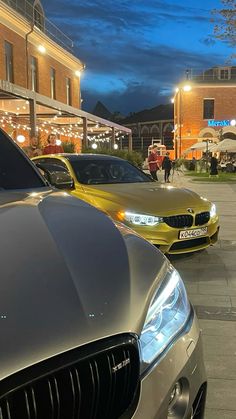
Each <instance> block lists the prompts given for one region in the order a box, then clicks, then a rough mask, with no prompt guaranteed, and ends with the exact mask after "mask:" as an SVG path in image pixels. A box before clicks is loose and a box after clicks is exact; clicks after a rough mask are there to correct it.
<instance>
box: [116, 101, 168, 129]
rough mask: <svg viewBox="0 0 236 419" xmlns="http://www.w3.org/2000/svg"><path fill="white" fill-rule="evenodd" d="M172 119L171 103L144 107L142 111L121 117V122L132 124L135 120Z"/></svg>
mask: <svg viewBox="0 0 236 419" xmlns="http://www.w3.org/2000/svg"><path fill="white" fill-rule="evenodd" d="M170 119H174V105H173V104H172V103H170V104H167V105H158V106H155V108H151V109H144V110H143V111H140V112H137V113H134V114H132V115H130V116H128V117H127V118H125V119H122V124H123V125H126V124H132V123H135V122H148V121H163V120H170Z"/></svg>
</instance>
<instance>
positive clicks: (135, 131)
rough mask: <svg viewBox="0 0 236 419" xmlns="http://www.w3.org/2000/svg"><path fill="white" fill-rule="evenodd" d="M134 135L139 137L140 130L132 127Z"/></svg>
mask: <svg viewBox="0 0 236 419" xmlns="http://www.w3.org/2000/svg"><path fill="white" fill-rule="evenodd" d="M132 134H133V135H134V136H135V137H137V136H138V128H137V127H132Z"/></svg>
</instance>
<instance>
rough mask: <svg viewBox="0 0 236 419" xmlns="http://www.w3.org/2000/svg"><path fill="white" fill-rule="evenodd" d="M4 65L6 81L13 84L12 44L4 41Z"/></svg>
mask: <svg viewBox="0 0 236 419" xmlns="http://www.w3.org/2000/svg"><path fill="white" fill-rule="evenodd" d="M5 65H6V80H7V81H10V82H11V83H14V77H13V47H12V44H10V43H9V42H7V41H5Z"/></svg>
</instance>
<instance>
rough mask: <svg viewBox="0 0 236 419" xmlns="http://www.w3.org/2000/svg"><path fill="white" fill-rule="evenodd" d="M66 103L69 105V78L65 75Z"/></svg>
mask: <svg viewBox="0 0 236 419" xmlns="http://www.w3.org/2000/svg"><path fill="white" fill-rule="evenodd" d="M66 104H67V105H71V80H70V79H69V77H66Z"/></svg>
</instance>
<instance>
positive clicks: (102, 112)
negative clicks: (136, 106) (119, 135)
mask: <svg viewBox="0 0 236 419" xmlns="http://www.w3.org/2000/svg"><path fill="white" fill-rule="evenodd" d="M92 113H93V114H94V115H97V116H100V118H105V119H112V113H111V112H110V111H109V110H108V109H107V108H106V106H105V105H103V103H102V102H100V101H98V102H97V103H96V106H95V108H94V109H93V112H92Z"/></svg>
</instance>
